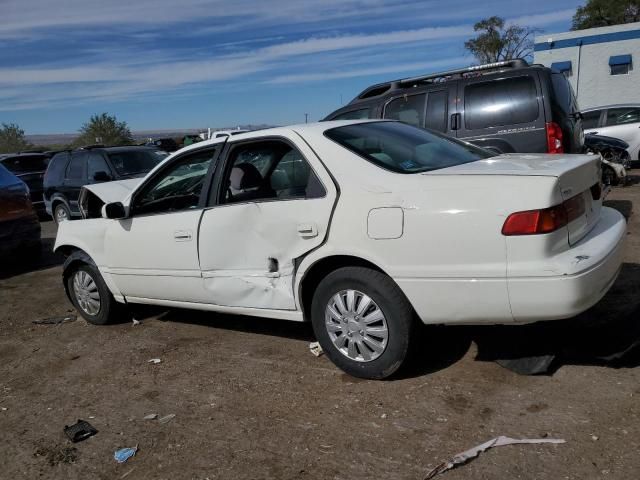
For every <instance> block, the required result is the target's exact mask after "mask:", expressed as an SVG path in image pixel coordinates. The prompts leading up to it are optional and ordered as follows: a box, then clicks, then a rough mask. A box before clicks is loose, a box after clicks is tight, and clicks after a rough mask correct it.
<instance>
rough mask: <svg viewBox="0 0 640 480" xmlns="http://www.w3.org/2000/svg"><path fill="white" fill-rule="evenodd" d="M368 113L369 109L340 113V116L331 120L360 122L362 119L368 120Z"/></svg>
mask: <svg viewBox="0 0 640 480" xmlns="http://www.w3.org/2000/svg"><path fill="white" fill-rule="evenodd" d="M370 111H371V109H370V108H360V109H358V110H351V111H349V112H342V113H341V114H339V115H336V116H335V117H333V118H332V119H331V120H362V119H364V118H369V115H370Z"/></svg>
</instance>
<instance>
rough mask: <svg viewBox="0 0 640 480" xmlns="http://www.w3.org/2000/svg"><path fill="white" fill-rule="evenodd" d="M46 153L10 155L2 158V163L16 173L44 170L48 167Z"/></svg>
mask: <svg viewBox="0 0 640 480" xmlns="http://www.w3.org/2000/svg"><path fill="white" fill-rule="evenodd" d="M47 159H48V157H47V156H46V155H29V156H26V155H25V156H20V157H9V158H5V159H4V160H2V164H3V165H4V166H5V167H6V168H8V169H9V170H10V171H12V172H13V173H15V174H16V175H21V174H23V173H31V172H42V171H44V170H46V169H47Z"/></svg>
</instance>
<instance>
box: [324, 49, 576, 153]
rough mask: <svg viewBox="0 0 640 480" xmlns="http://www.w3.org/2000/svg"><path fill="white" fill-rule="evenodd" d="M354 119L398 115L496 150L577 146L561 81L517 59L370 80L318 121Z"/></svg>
mask: <svg viewBox="0 0 640 480" xmlns="http://www.w3.org/2000/svg"><path fill="white" fill-rule="evenodd" d="M360 118H390V119H395V120H400V121H403V122H405V123H409V124H411V125H416V126H419V127H423V128H429V129H432V130H436V131H439V132H443V133H446V134H447V135H450V136H452V137H457V138H459V139H463V140H466V141H468V142H470V143H473V144H475V145H478V146H480V147H489V148H490V149H491V150H494V151H497V152H501V153H508V152H547V153H563V152H567V153H579V152H581V151H582V150H583V142H584V134H583V131H582V120H581V114H580V112H579V108H578V104H577V101H576V98H575V95H574V93H573V89H572V88H571V85H570V84H569V82H568V81H567V79H566V78H565V77H564V75H563V74H562V73H560V72H557V71H555V70H551V69H550V68H547V67H543V66H541V65H528V64H527V62H526V61H524V60H522V59H518V60H510V61H505V62H497V63H491V64H487V65H480V66H475V67H468V68H463V69H459V70H451V71H448V72H442V73H434V74H430V75H424V76H419V77H413V78H405V79H401V80H395V81H391V82H386V83H381V84H378V85H373V86H371V87H369V88H367V89H366V90H364V91H363V92H362V93H361V94H360V95H358V96H357V97H356V98H354V99H353V100H352V101H351V102H350V103H349V104H348V105H347V106H345V107H343V108H340V109H339V110H336V111H335V112H333V113H331V114H330V115H328V116H327V117H326V118H325V120H349V119H360Z"/></svg>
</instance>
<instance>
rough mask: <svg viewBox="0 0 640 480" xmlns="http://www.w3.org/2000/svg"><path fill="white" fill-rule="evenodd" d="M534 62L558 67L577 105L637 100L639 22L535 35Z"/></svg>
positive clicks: (639, 96)
mask: <svg viewBox="0 0 640 480" xmlns="http://www.w3.org/2000/svg"><path fill="white" fill-rule="evenodd" d="M534 62H535V63H541V64H542V65H545V66H547V67H553V68H556V69H558V70H560V71H562V72H563V73H564V74H565V75H566V76H567V78H568V79H569V81H570V82H571V85H572V86H573V90H574V91H575V92H576V94H577V96H578V104H579V105H580V108H590V107H599V106H603V105H612V104H619V103H640V22H637V23H627V24H625V25H614V26H612V27H601V28H589V29H586V30H577V31H575V32H565V33H554V34H549V35H542V36H539V37H536V40H535V48H534ZM634 64H636V65H635V68H634Z"/></svg>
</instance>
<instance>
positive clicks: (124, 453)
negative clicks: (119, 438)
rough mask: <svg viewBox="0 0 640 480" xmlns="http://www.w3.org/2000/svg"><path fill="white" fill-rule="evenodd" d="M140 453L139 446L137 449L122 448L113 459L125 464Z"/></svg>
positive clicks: (114, 454)
mask: <svg viewBox="0 0 640 480" xmlns="http://www.w3.org/2000/svg"><path fill="white" fill-rule="evenodd" d="M137 451H138V445H136V446H135V447H133V448H132V447H128V448H121V449H120V450H116V451H115V452H114V453H113V458H115V460H116V462H118V463H124V462H126V461H127V460H129V459H130V458H131V457H133V456H134V455H135V454H136V452H137Z"/></svg>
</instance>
